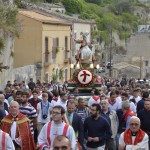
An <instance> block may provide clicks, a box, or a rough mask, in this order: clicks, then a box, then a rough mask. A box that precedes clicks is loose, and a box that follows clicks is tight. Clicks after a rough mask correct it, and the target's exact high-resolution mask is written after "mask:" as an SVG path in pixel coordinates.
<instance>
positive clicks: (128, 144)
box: [119, 116, 149, 150]
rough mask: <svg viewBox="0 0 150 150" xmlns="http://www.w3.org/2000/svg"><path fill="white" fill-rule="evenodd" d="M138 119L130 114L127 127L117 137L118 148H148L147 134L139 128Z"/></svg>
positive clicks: (139, 149)
mask: <svg viewBox="0 0 150 150" xmlns="http://www.w3.org/2000/svg"><path fill="white" fill-rule="evenodd" d="M140 124H141V123H140V119H139V118H138V117H136V116H132V117H131V119H130V122H129V128H128V129H127V130H125V131H124V132H123V133H122V134H121V135H120V138H119V150H149V148H148V141H149V140H148V135H147V134H146V133H145V132H144V131H143V130H142V129H140Z"/></svg>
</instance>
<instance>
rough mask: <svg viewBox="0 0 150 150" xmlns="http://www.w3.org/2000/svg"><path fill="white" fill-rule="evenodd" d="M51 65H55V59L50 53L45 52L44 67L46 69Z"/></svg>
mask: <svg viewBox="0 0 150 150" xmlns="http://www.w3.org/2000/svg"><path fill="white" fill-rule="evenodd" d="M51 64H56V58H54V57H52V52H49V51H47V52H46V53H45V56H44V66H45V67H48V66H49V65H51Z"/></svg>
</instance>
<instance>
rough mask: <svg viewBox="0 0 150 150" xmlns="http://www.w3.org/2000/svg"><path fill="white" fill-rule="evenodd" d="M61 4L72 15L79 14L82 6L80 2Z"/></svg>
mask: <svg viewBox="0 0 150 150" xmlns="http://www.w3.org/2000/svg"><path fill="white" fill-rule="evenodd" d="M62 3H63V5H64V7H65V9H66V11H67V12H69V13H72V14H78V13H81V11H82V9H83V6H82V2H81V1H80V0H62Z"/></svg>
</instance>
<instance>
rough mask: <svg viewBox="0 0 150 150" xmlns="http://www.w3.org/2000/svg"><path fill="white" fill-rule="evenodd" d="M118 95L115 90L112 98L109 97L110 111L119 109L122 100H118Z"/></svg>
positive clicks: (111, 94) (111, 95)
mask: <svg viewBox="0 0 150 150" xmlns="http://www.w3.org/2000/svg"><path fill="white" fill-rule="evenodd" d="M116 97H117V95H116V93H115V92H111V93H110V99H109V108H110V111H112V110H115V111H117V110H118V109H120V102H118V101H116Z"/></svg>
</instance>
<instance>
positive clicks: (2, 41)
mask: <svg viewBox="0 0 150 150" xmlns="http://www.w3.org/2000/svg"><path fill="white" fill-rule="evenodd" d="M3 49H4V39H3V38H1V37H0V54H2V50H3Z"/></svg>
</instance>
